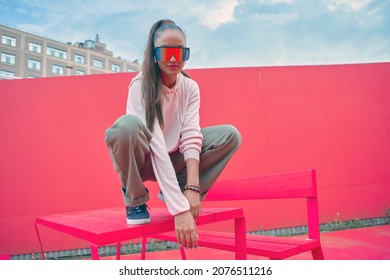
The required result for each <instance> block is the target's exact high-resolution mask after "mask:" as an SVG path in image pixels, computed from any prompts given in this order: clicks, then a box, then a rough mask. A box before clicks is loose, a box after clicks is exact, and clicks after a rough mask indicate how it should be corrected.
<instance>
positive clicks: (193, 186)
mask: <svg viewBox="0 0 390 280" xmlns="http://www.w3.org/2000/svg"><path fill="white" fill-rule="evenodd" d="M184 190H185V191H187V190H190V191H194V192H197V193H200V186H199V185H198V184H187V185H185V186H184Z"/></svg>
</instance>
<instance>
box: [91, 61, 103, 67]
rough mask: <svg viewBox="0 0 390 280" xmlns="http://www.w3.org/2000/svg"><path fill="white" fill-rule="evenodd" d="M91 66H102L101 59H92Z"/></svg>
mask: <svg viewBox="0 0 390 280" xmlns="http://www.w3.org/2000/svg"><path fill="white" fill-rule="evenodd" d="M93 66H94V67H96V68H103V61H101V60H99V59H94V60H93Z"/></svg>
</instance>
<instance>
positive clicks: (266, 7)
mask: <svg viewBox="0 0 390 280" xmlns="http://www.w3.org/2000/svg"><path fill="white" fill-rule="evenodd" d="M164 18H170V19H173V20H174V21H175V22H176V24H177V25H179V26H181V27H182V28H183V29H184V31H185V33H186V36H187V45H188V47H190V48H191V58H190V60H189V61H188V62H187V65H186V68H187V69H192V68H221V67H252V66H284V65H325V64H349V63H371V62H390V0H318V1H317V0H207V1H206V0H187V1H172V0H165V1H161V0H143V1H140V0H107V1H103V0H84V1H81V0H49V1H47V0H46V1H45V0H0V23H1V24H4V25H7V26H10V27H13V28H18V29H21V30H23V31H27V32H31V33H34V34H36V35H40V36H44V37H48V38H51V39H54V40H56V41H60V42H64V43H66V42H72V43H74V42H84V41H85V40H87V39H95V36H96V34H98V35H99V37H100V41H101V42H102V43H105V44H106V45H107V49H108V50H110V51H112V52H113V53H114V56H115V57H117V56H121V57H124V58H127V59H130V60H132V61H133V60H138V61H140V62H142V59H143V52H144V49H145V44H146V40H147V36H148V33H149V30H150V27H151V26H152V25H153V23H154V22H156V21H157V20H159V19H164Z"/></svg>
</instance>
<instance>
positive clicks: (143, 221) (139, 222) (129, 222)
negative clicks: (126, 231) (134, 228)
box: [127, 218, 151, 225]
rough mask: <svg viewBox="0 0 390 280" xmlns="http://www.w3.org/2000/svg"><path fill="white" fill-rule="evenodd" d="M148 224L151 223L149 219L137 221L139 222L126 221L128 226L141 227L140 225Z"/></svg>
mask: <svg viewBox="0 0 390 280" xmlns="http://www.w3.org/2000/svg"><path fill="white" fill-rule="evenodd" d="M150 222H151V220H150V218H149V219H139V220H131V219H127V224H128V225H142V224H149V223H150Z"/></svg>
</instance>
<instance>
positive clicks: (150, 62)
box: [142, 19, 188, 131]
mask: <svg viewBox="0 0 390 280" xmlns="http://www.w3.org/2000/svg"><path fill="white" fill-rule="evenodd" d="M165 30H178V31H180V32H181V33H182V34H183V36H184V38H186V36H185V33H184V31H183V30H182V29H181V28H180V27H179V26H177V25H176V24H175V22H174V21H173V20H170V19H163V20H159V21H157V22H156V23H155V24H153V26H152V28H151V29H150V32H149V37H148V42H147V45H146V49H145V56H144V61H143V62H142V76H143V79H142V96H143V99H144V102H145V113H146V125H147V127H148V129H149V130H150V131H153V125H154V121H155V119H156V117H157V119H158V122H159V125H160V127H164V118H163V113H162V100H163V84H162V80H161V73H160V68H159V67H158V65H157V63H156V61H155V58H154V48H155V46H154V43H155V41H156V39H157V37H158V36H159V34H160V33H161V32H164V31H165ZM182 73H183V74H184V75H185V76H187V77H188V75H187V74H186V73H185V72H184V71H182Z"/></svg>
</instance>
